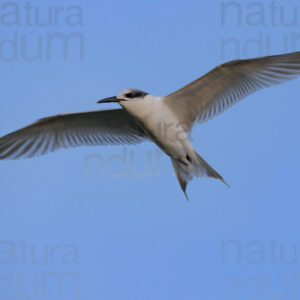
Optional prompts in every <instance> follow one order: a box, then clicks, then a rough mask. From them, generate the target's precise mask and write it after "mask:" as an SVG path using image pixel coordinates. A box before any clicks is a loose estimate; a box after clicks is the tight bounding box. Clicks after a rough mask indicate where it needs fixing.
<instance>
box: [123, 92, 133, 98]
mask: <svg viewBox="0 0 300 300" xmlns="http://www.w3.org/2000/svg"><path fill="white" fill-rule="evenodd" d="M125 96H126V98H133V97H134V94H133V93H128V94H125Z"/></svg>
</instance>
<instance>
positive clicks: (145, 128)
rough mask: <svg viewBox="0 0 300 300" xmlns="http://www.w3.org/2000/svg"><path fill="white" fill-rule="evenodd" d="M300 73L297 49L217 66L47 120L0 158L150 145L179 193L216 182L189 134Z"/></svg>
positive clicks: (9, 142)
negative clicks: (165, 159) (200, 181)
mask: <svg viewBox="0 0 300 300" xmlns="http://www.w3.org/2000/svg"><path fill="white" fill-rule="evenodd" d="M299 75H300V51H299V52H293V53H287V54H282V55H273V56H265V57H258V58H252V59H238V60H233V61H230V62H227V63H224V64H221V65H219V66H217V67H215V68H214V69H212V70H211V71H210V72H208V73H207V74H205V75H204V76H202V77H200V78H199V79H197V80H195V81H193V82H191V83H190V84H188V85H186V86H185V87H183V88H181V89H179V90H177V91H175V92H173V93H171V94H169V95H167V96H164V97H157V96H154V95H151V94H148V93H146V92H143V91H140V90H137V89H127V90H124V91H122V92H121V93H120V94H119V95H117V96H114V97H110V98H105V99H103V100H100V101H98V102H97V103H109V102H115V103H118V104H119V105H120V106H121V108H120V109H108V110H100V111H90V112H81V113H70V114H59V115H54V116H50V117H46V118H43V119H40V120H38V121H37V122H35V123H32V124H30V125H28V126H26V127H24V128H21V129H19V130H17V131H14V132H12V133H10V134H7V135H5V136H3V137H2V138H0V159H18V158H28V157H33V156H36V155H41V154H46V153H48V152H52V151H55V150H57V149H59V148H69V147H77V146H83V145H105V144H111V145H119V144H138V143H140V142H142V141H145V140H150V141H153V142H154V143H155V144H156V145H157V146H158V147H159V148H161V149H162V150H163V151H164V152H165V153H166V154H167V155H168V156H169V157H170V158H171V161H172V164H173V167H174V171H175V173H176V176H177V179H178V181H179V184H180V186H181V189H182V191H183V192H184V194H185V195H186V197H187V194H186V187H187V184H188V182H189V181H190V180H192V178H193V177H194V176H200V177H201V176H206V177H212V178H216V179H219V180H221V181H222V182H224V183H225V184H226V185H227V183H226V182H225V180H224V179H223V177H222V176H221V175H220V174H219V173H217V172H216V171H215V170H214V169H213V168H212V167H211V166H210V165H209V164H208V163H207V162H206V161H205V160H204V159H203V158H202V157H201V156H200V155H199V154H198V153H197V152H196V151H195V150H194V148H193V146H192V144H191V142H190V140H189V135H190V133H191V130H192V127H193V125H194V124H195V123H197V122H204V121H207V120H208V119H211V118H213V117H214V116H216V115H217V114H219V113H221V112H223V111H224V110H225V109H227V108H229V107H230V106H232V105H233V104H234V103H236V102H238V101H239V100H241V99H243V98H245V97H247V96H248V95H250V94H252V93H254V92H256V91H257V90H260V89H262V88H266V87H270V86H272V85H275V84H279V83H283V82H285V81H288V80H291V79H294V78H296V77H297V76H299ZM187 199H188V197H187Z"/></svg>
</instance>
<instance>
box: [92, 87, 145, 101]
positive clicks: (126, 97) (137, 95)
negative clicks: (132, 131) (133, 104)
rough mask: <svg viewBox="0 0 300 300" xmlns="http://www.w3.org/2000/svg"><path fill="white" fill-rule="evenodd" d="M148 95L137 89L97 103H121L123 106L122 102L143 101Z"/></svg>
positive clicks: (128, 90) (124, 91)
mask: <svg viewBox="0 0 300 300" xmlns="http://www.w3.org/2000/svg"><path fill="white" fill-rule="evenodd" d="M147 95H148V93H145V92H143V91H140V90H137V89H127V90H123V91H122V92H121V93H120V94H119V95H117V96H114V97H109V98H105V99H102V100H100V101H98V102H97V103H107V102H119V103H120V104H122V102H125V101H137V100H142V99H144V98H145V97H146V96H147Z"/></svg>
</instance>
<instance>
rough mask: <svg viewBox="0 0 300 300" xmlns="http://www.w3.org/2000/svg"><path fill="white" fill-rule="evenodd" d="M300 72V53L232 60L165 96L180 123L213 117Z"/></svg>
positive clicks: (294, 76)
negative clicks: (249, 96) (251, 95)
mask: <svg viewBox="0 0 300 300" xmlns="http://www.w3.org/2000/svg"><path fill="white" fill-rule="evenodd" d="M299 75H300V52H293V53H288V54H282V55H273V56H267V57H260V58H254V59H244V60H233V61H230V62H227V63H224V64H222V65H219V66H218V67H216V68H214V69H213V70H211V71H210V72H208V73H207V74H205V75H204V76H202V77H201V78H199V79H197V80H195V81H193V82H192V83H190V84H188V85H187V86H185V87H183V88H182V89H180V90H178V91H176V92H174V93H172V94H170V95H168V96H166V97H164V98H163V101H164V102H165V103H166V104H167V105H168V106H169V107H170V108H171V109H172V110H173V111H174V112H175V114H176V115H177V117H178V118H179V120H180V122H182V123H186V124H187V125H188V127H191V126H192V125H193V123H194V122H195V121H199V122H203V121H206V120H208V119H211V118H213V117H214V116H216V115H217V114H219V113H221V112H223V111H224V110H225V109H227V108H229V107H231V106H232V105H233V104H235V103H236V102H238V101H239V100H241V99H243V98H245V97H247V96H248V95H250V94H252V93H254V92H256V91H258V90H260V89H263V88H266V87H270V86H272V85H275V84H279V83H283V82H286V81H289V80H291V79H294V78H296V77H297V76H299Z"/></svg>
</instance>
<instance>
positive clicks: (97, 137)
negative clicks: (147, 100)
mask: <svg viewBox="0 0 300 300" xmlns="http://www.w3.org/2000/svg"><path fill="white" fill-rule="evenodd" d="M146 138H147V137H146V135H145V133H144V132H143V130H142V129H141V128H140V127H139V126H138V124H137V123H136V122H135V120H134V119H133V118H132V117H131V116H130V115H129V114H128V113H127V112H126V111H124V110H123V109H112V110H102V111H92V112H84V113H71V114H60V115H55V116H51V117H47V118H43V119H40V120H38V121H37V122H35V123H33V124H31V125H28V126H26V127H24V128H22V129H19V130H17V131H14V132H12V133H10V134H8V135H6V136H4V137H2V138H0V159H17V158H28V157H32V156H36V155H42V154H46V153H48V152H52V151H55V150H57V149H60V148H69V147H78V146H84V145H90V146H92V145H118V144H137V143H140V142H142V141H143V140H145V139H146Z"/></svg>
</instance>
